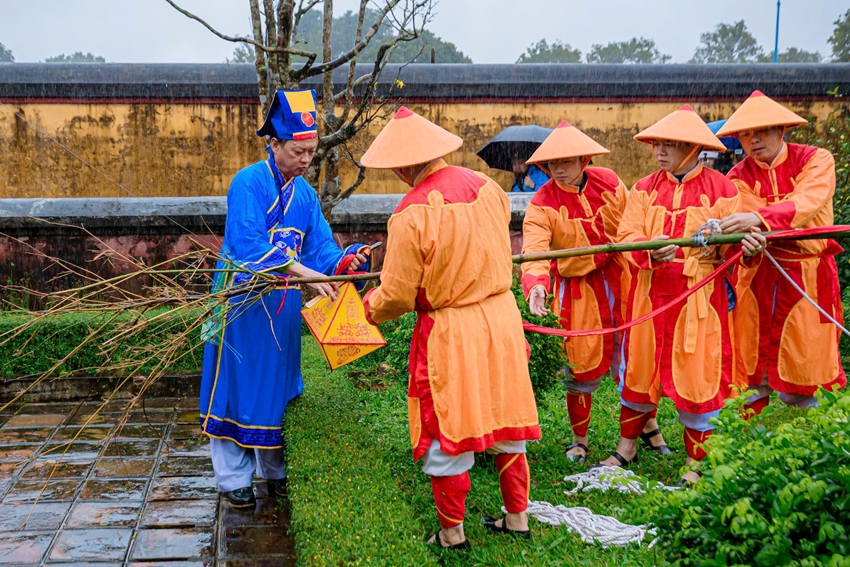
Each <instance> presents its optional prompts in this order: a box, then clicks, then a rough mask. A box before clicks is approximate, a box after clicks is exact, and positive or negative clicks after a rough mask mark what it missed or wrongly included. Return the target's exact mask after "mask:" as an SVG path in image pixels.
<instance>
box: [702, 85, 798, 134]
mask: <svg viewBox="0 0 850 567" xmlns="http://www.w3.org/2000/svg"><path fill="white" fill-rule="evenodd" d="M806 122H807V121H806V119H805V118H803V117H802V116H798V115H796V114H794V113H793V112H791V111H790V110H788V109H787V108H785V107H784V106H782V105H781V104H779V103H778V102H776V101H775V100H773V99H771V98H770V97H768V96H766V95H765V94H764V93H763V92H761V91H753V94H751V95H750V97H749V98H748V99H747V100H745V101H744V104H742V105H741V106H740V108H738V110H736V111H735V112H734V113H733V114H732V116H730V117H729V120H727V121H726V124H724V125H723V127H722V128H720V130H718V131H717V135H718V136H734V135H735V134H737V133H738V132H743V131H744V130H758V129H759V128H767V127H768V126H802V125H803V124H805V123H806Z"/></svg>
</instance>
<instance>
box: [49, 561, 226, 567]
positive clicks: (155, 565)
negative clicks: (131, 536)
mask: <svg viewBox="0 0 850 567" xmlns="http://www.w3.org/2000/svg"><path fill="white" fill-rule="evenodd" d="M213 565H215V561H213V560H212V559H207V560H206V561H143V562H141V563H139V562H136V563H130V567H213ZM50 567H53V565H51V566H50Z"/></svg>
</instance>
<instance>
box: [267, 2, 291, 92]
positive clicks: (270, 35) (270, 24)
mask: <svg viewBox="0 0 850 567" xmlns="http://www.w3.org/2000/svg"><path fill="white" fill-rule="evenodd" d="M263 11H264V12H265V14H264V15H265V18H266V40H265V44H266V45H277V25H276V24H275V16H276V14H275V11H274V0H263ZM283 47H286V46H285V45H284V46H283ZM266 59H267V62H268V68H269V72H270V73H271V75H272V77H277V76H279V75H280V65H279V61H278V58H277V56H276V54H272V53H270V54H269V56H268V57H267V58H266ZM269 94H272V95H273V94H274V93H269Z"/></svg>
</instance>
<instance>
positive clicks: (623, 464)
mask: <svg viewBox="0 0 850 567" xmlns="http://www.w3.org/2000/svg"><path fill="white" fill-rule="evenodd" d="M611 456H612V457H614V459H615V460H616V461H617V462H618V463H620V464H619V465H603V464H602V461H599V462H598V463H596V464H595V465H592V466H591V467H590V468H592V469H598V468H599V467H627V466H629V465H630V464H632V463H637V462H638V455H637V452H635V456H634V457H633V458H632V460H628V459H626V458H625V457H624V456H623V455H621V454H620V453H618V452H616V451H614V454H613V455H611Z"/></svg>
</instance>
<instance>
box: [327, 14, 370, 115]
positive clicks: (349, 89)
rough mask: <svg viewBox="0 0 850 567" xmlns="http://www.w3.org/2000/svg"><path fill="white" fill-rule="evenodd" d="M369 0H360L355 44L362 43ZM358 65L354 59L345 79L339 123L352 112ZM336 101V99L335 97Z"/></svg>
mask: <svg viewBox="0 0 850 567" xmlns="http://www.w3.org/2000/svg"><path fill="white" fill-rule="evenodd" d="M368 4H369V0H360V13H359V14H357V31H356V32H355V34H354V45H357V44H358V43H360V38H361V37H362V36H363V20H365V19H366V6H367V5H368ZM356 66H357V60H356V59H355V60H353V61H352V62H351V63H350V64H349V65H348V79H347V80H346V81H345V87H346V88H345V93H346V94H345V106H344V107H343V109H342V113H341V114H340V115H339V120H338V121H337V123H340V122H345V121H346V120H348V114H349V113H350V112H351V100H352V98H353V97H354V82H355V81H354V71H355V68H356ZM333 100H334V102H336V99H333Z"/></svg>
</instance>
